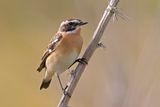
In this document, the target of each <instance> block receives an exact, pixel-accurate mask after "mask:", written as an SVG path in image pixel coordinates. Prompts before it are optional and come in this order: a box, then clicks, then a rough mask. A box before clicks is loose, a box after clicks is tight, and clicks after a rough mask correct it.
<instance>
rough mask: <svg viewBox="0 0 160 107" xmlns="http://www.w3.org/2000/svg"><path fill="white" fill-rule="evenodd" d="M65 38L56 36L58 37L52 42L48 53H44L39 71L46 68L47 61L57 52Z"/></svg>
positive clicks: (47, 50) (60, 35) (59, 35)
mask: <svg viewBox="0 0 160 107" xmlns="http://www.w3.org/2000/svg"><path fill="white" fill-rule="evenodd" d="M62 38H63V36H62V34H60V33H59V34H56V36H55V37H54V38H53V39H52V40H51V41H50V43H49V45H48V47H47V49H46V51H45V52H44V54H43V56H42V58H41V63H40V65H39V67H38V68H37V71H39V72H40V71H41V70H42V69H43V68H46V60H47V58H48V56H49V55H50V54H51V53H52V52H54V51H55V50H56V47H57V46H58V45H59V43H60V42H61V40H62Z"/></svg>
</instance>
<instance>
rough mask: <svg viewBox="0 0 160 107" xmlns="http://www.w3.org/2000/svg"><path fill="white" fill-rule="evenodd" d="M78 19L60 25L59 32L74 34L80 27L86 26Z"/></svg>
mask: <svg viewBox="0 0 160 107" xmlns="http://www.w3.org/2000/svg"><path fill="white" fill-rule="evenodd" d="M87 23H88V22H83V21H81V20H80V19H68V20H65V21H63V22H62V23H61V25H60V27H59V31H60V32H75V31H77V30H79V29H80V28H81V26H83V25H85V24H87Z"/></svg>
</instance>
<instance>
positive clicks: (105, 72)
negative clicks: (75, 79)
mask: <svg viewBox="0 0 160 107" xmlns="http://www.w3.org/2000/svg"><path fill="white" fill-rule="evenodd" d="M106 5H107V0H94V1H93V0H0V49H1V52H0V69H1V72H0V87H1V88H0V106H1V107H11V106H12V107H55V106H56V105H57V103H58V101H59V99H60V97H61V94H62V92H61V89H60V87H59V84H58V81H57V79H56V78H54V79H53V81H52V84H51V86H50V87H49V89H47V90H41V91H40V90H39V85H40V83H41V81H42V78H43V74H44V72H43V73H38V72H36V68H37V66H38V64H39V62H40V57H41V55H42V53H43V50H44V49H45V48H46V45H47V44H48V42H49V40H50V38H51V37H52V36H53V35H54V33H56V31H57V29H58V27H59V24H60V22H61V21H63V20H65V19H68V18H80V19H82V20H85V21H88V22H89V24H88V25H87V26H85V27H84V28H83V30H82V35H83V38H84V42H85V43H84V46H83V51H82V53H83V52H84V49H85V48H86V46H87V44H88V43H89V41H90V39H91V38H92V34H93V31H94V30H95V28H96V26H97V23H98V21H99V19H100V18H101V15H102V13H103V11H104V9H105V8H106ZM118 7H119V8H120V9H121V10H123V11H124V13H126V14H127V15H128V16H130V17H131V20H129V21H127V22H125V21H124V20H122V19H120V18H119V20H118V21H116V22H112V21H111V23H110V25H109V26H108V28H107V30H106V32H105V34H104V36H103V39H102V41H103V43H104V44H105V45H106V46H107V48H106V49H104V50H103V49H97V51H96V52H95V54H94V55H93V57H92V59H91V61H90V62H89V65H88V66H87V69H86V72H85V73H84V74H83V76H82V78H81V80H80V82H79V84H78V87H77V88H76V91H75V92H74V95H73V97H72V99H71V102H70V105H71V106H73V107H159V106H160V101H159V99H160V12H159V10H160V1H159V0H150V1H149V0H147V1H146V0H141V1H139V0H120V3H119V6H118ZM62 77H63V81H67V80H69V73H64V74H63V75H62ZM64 83H65V82H64Z"/></svg>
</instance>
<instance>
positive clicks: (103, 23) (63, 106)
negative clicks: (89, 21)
mask: <svg viewBox="0 0 160 107" xmlns="http://www.w3.org/2000/svg"><path fill="white" fill-rule="evenodd" d="M118 2H119V0H110V1H109V4H108V6H107V8H106V10H105V11H104V14H103V16H102V18H101V20H100V22H99V24H98V26H97V28H96V30H95V32H94V34H93V38H92V40H91V42H90V44H89V46H88V47H87V49H86V51H85V53H84V55H83V58H85V59H86V61H87V62H88V61H89V60H90V58H91V56H92V55H93V53H94V51H95V50H96V48H97V47H98V44H99V41H100V39H101V37H102V35H103V33H104V30H105V28H106V27H107V25H108V23H109V21H110V19H111V18H112V15H113V14H114V13H115V12H116V6H117V4H118ZM85 68H86V65H85V64H81V63H79V64H78V65H77V67H76V69H75V71H74V75H73V76H71V79H70V80H69V82H68V84H67V86H68V87H67V89H66V93H68V94H69V95H70V96H68V95H63V96H62V98H61V100H60V102H59V104H58V106H57V107H68V103H69V100H70V98H71V96H72V94H73V92H74V89H75V87H76V85H77V83H78V81H79V79H80V77H81V75H82V73H83V72H84V70H85Z"/></svg>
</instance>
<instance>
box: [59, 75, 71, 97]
mask: <svg viewBox="0 0 160 107" xmlns="http://www.w3.org/2000/svg"><path fill="white" fill-rule="evenodd" d="M57 78H58V81H59V84H60V86H61V89H62V91H63V94H64V95H68V97H71V95H70V94H69V93H68V92H66V89H67V88H68V85H66V87H65V88H63V85H62V82H61V79H60V77H59V74H57Z"/></svg>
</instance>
